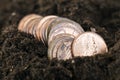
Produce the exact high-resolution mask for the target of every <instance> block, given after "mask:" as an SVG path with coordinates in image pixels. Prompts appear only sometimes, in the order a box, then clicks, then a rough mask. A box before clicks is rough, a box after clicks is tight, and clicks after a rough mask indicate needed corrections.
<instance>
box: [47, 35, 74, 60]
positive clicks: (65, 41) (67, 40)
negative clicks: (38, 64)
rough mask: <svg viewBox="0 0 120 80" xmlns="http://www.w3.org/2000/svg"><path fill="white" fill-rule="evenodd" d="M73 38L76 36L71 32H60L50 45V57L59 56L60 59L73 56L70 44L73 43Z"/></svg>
mask: <svg viewBox="0 0 120 80" xmlns="http://www.w3.org/2000/svg"><path fill="white" fill-rule="evenodd" d="M73 39H74V36H73V35H70V34H60V35H57V36H56V37H54V39H53V41H52V42H51V43H50V45H49V46H48V57H49V58H50V59H53V58H57V59H60V60H66V59H69V58H71V57H72V55H71V49H70V48H71V45H70V44H71V43H72V41H73ZM61 50H62V51H61ZM69 50H70V51H69ZM62 53H64V54H62Z"/></svg>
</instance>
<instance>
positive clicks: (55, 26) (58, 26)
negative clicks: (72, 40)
mask: <svg viewBox="0 0 120 80" xmlns="http://www.w3.org/2000/svg"><path fill="white" fill-rule="evenodd" d="M83 32H84V30H83V29H82V27H81V26H80V25H79V24H78V23H76V22H73V21H72V20H68V19H66V18H56V20H55V21H54V22H53V23H52V24H51V26H50V28H49V32H48V34H49V35H48V45H49V43H50V42H51V41H52V39H53V37H55V36H57V35H59V34H61V33H64V34H72V35H73V36H75V37H76V36H78V35H79V34H81V33H83Z"/></svg>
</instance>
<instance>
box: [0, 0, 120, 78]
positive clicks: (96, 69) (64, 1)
mask: <svg viewBox="0 0 120 80" xmlns="http://www.w3.org/2000/svg"><path fill="white" fill-rule="evenodd" d="M30 13H36V14H39V15H42V16H46V15H50V14H52V15H53V14H54V15H57V16H61V17H66V18H69V19H72V20H74V21H76V22H78V23H79V24H81V25H82V27H83V28H84V29H85V31H89V30H90V29H91V28H95V29H96V31H97V33H98V34H100V35H101V36H102V37H103V38H104V39H105V41H106V43H107V45H108V48H109V52H108V53H106V54H103V55H96V56H92V57H82V58H80V57H75V58H74V62H73V60H67V61H58V60H56V59H53V60H51V61H50V60H49V59H48V58H47V47H46V46H44V45H43V44H42V42H40V41H38V40H36V39H35V38H34V37H33V36H32V35H29V34H26V33H23V32H19V31H18V30H17V26H18V23H19V21H20V20H21V18H22V17H24V16H25V15H27V14H30ZM0 80H120V0H0Z"/></svg>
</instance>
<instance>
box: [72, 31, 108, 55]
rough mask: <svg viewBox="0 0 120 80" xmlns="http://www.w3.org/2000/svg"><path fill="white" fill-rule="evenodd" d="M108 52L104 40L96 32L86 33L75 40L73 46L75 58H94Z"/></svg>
mask: <svg viewBox="0 0 120 80" xmlns="http://www.w3.org/2000/svg"><path fill="white" fill-rule="evenodd" d="M106 52H108V48H107V45H106V43H105V41H104V40H103V38H102V37H101V36H100V35H98V34H97V33H94V32H85V33H83V34H80V35H79V36H78V37H76V38H75V40H74V41H73V45H72V53H73V55H74V56H93V55H96V54H103V53H106Z"/></svg>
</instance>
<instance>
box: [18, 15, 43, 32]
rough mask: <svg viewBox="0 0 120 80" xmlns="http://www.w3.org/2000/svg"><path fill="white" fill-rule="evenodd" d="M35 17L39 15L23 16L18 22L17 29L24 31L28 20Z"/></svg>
mask: <svg viewBox="0 0 120 80" xmlns="http://www.w3.org/2000/svg"><path fill="white" fill-rule="evenodd" d="M36 17H41V16H39V15H36V14H30V15H28V16H25V17H24V18H23V19H22V20H21V21H20V23H19V26H18V30H20V31H23V32H26V29H25V27H27V25H28V23H29V21H30V20H32V19H34V18H36Z"/></svg>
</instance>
